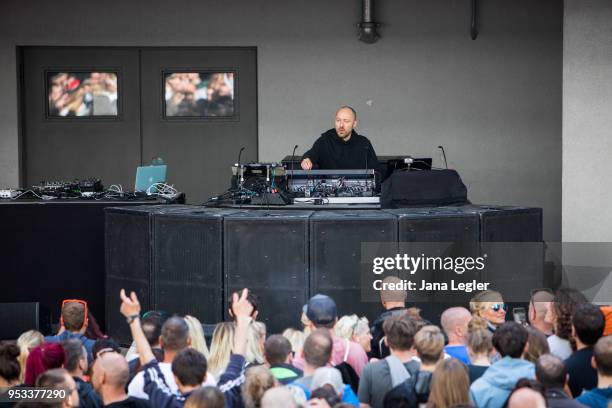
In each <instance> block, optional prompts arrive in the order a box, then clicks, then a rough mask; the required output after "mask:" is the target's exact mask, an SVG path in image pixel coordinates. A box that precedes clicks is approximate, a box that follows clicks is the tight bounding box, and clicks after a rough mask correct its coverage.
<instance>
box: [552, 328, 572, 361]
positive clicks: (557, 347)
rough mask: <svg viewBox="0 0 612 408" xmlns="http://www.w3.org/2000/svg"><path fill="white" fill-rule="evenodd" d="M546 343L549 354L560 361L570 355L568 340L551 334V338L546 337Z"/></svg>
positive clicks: (570, 347) (570, 348) (570, 346)
mask: <svg viewBox="0 0 612 408" xmlns="http://www.w3.org/2000/svg"><path fill="white" fill-rule="evenodd" d="M547 341H548V348H549V349H550V353H551V354H554V355H556V356H557V357H559V358H560V359H561V360H565V359H567V358H569V356H571V355H572V345H571V344H570V342H569V340H565V339H562V338H561V337H559V336H557V335H556V334H553V335H552V336H548V339H547Z"/></svg>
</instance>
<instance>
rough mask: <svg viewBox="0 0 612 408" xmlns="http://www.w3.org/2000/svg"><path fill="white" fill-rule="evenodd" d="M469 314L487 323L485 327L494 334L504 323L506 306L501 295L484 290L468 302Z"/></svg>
mask: <svg viewBox="0 0 612 408" xmlns="http://www.w3.org/2000/svg"><path fill="white" fill-rule="evenodd" d="M470 312H472V315H473V316H478V317H481V318H483V319H485V320H486V321H487V327H488V328H489V330H490V331H491V332H494V331H495V330H496V329H497V328H498V327H499V326H501V325H502V324H504V322H505V321H506V312H507V306H506V304H505V303H504V298H503V296H502V294H501V293H499V292H496V291H494V290H485V291H484V292H480V293H477V294H476V296H474V297H473V298H472V299H471V300H470Z"/></svg>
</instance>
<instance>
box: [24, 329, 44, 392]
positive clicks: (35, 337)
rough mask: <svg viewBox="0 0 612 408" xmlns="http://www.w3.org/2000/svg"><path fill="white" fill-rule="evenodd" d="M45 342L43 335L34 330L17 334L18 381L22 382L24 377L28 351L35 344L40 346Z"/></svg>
mask: <svg viewBox="0 0 612 408" xmlns="http://www.w3.org/2000/svg"><path fill="white" fill-rule="evenodd" d="M44 342H45V337H44V336H43V335H42V333H40V332H39V331H36V330H28V331H27V332H24V333H22V334H21V336H19V338H18V339H17V347H19V367H20V368H21V372H20V373H19V381H20V382H21V383H23V381H24V379H25V366H26V360H27V359H28V355H30V351H32V349H33V348H34V347H36V346H40V345H41V344H43V343H44Z"/></svg>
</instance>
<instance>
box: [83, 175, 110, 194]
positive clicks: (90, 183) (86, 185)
mask: <svg viewBox="0 0 612 408" xmlns="http://www.w3.org/2000/svg"><path fill="white" fill-rule="evenodd" d="M78 185H79V190H81V193H85V192H94V193H99V192H101V191H104V186H103V185H102V180H100V179H97V178H89V179H85V180H79V182H78Z"/></svg>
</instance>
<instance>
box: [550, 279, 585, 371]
mask: <svg viewBox="0 0 612 408" xmlns="http://www.w3.org/2000/svg"><path fill="white" fill-rule="evenodd" d="M581 303H587V300H586V298H585V297H584V295H583V294H582V293H580V292H579V291H577V290H575V289H568V288H561V289H559V290H557V292H556V293H555V298H554V300H553V301H552V302H551V303H550V304H549V305H548V309H547V311H546V317H545V321H546V322H547V323H550V324H552V325H553V330H554V334H553V335H552V336H548V347H549V348H550V352H551V353H553V354H556V355H557V356H559V357H561V358H562V359H564V360H565V359H567V358H568V357H569V356H570V355H571V354H572V352H573V347H572V342H573V341H574V339H573V338H572V316H573V314H574V310H575V309H576V306H577V305H578V304H581Z"/></svg>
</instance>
